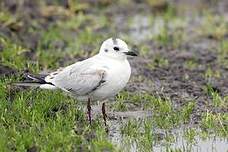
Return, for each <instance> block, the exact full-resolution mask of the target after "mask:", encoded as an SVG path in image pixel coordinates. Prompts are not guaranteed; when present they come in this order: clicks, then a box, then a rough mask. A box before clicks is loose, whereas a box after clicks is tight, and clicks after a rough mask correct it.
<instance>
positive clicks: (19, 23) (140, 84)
mask: <svg viewBox="0 0 228 152" xmlns="http://www.w3.org/2000/svg"><path fill="white" fill-rule="evenodd" d="M84 2H85V1H84ZM86 3H87V4H88V6H87V5H86V7H85V8H83V7H81V8H77V9H75V10H73V12H72V11H71V12H70V11H69V4H68V2H67V1H66V0H61V1H49V0H46V1H45V2H44V4H45V6H49V7H46V10H43V9H42V7H41V6H42V5H44V4H40V3H39V2H38V1H31V0H24V1H23V2H21V3H20V2H16V1H13V0H10V1H9V0H3V1H1V2H0V8H4V9H5V10H7V11H9V12H10V13H11V14H12V15H13V16H15V18H16V19H15V20H12V21H10V22H7V23H4V24H0V36H1V37H4V38H7V39H10V40H11V41H12V42H14V43H17V44H19V45H21V46H23V47H24V48H26V49H27V50H28V51H27V52H26V57H27V58H29V59H33V60H38V59H37V57H36V56H35V52H36V50H37V48H38V46H39V43H40V38H41V37H42V35H41V33H40V31H46V30H47V29H48V27H50V26H52V25H54V24H56V22H58V21H62V22H64V21H65V20H67V18H68V17H69V16H70V15H69V14H70V13H73V14H77V13H84V14H92V15H104V16H106V17H108V18H109V22H110V25H106V26H104V27H98V28H93V32H95V33H97V34H98V35H105V36H104V37H106V36H110V35H112V34H113V33H115V34H117V35H118V36H120V37H121V36H122V35H123V34H122V33H124V35H128V36H129V37H130V38H128V39H130V42H131V44H130V45H131V46H133V45H134V44H135V45H136V46H137V47H138V52H139V53H140V54H141V55H140V56H139V57H137V58H134V59H131V65H132V68H133V75H132V79H131V82H130V83H129V84H128V86H127V87H126V90H127V91H129V92H130V93H135V92H147V93H149V94H153V95H156V96H161V97H164V98H169V99H171V101H172V102H173V104H174V105H175V108H181V107H182V106H183V105H185V104H186V103H188V102H189V101H195V102H196V107H195V108H194V113H193V115H192V119H191V122H190V123H191V124H195V123H198V121H199V120H200V119H199V117H200V116H201V113H202V112H205V111H206V110H208V109H209V110H210V111H213V112H214V113H224V112H228V109H227V107H214V106H212V102H211V100H212V99H211V97H210V96H209V95H208V93H207V92H206V91H205V87H207V86H209V85H210V86H211V87H212V89H213V90H214V91H216V92H218V93H219V94H220V95H221V96H222V97H224V96H227V95H228V66H227V65H224V64H220V63H219V62H218V58H219V57H218V56H219V53H218V47H217V46H218V45H219V43H220V42H221V41H222V40H223V41H224V40H227V39H228V33H227V31H226V33H225V34H222V35H221V36H219V37H217V35H213V33H212V34H210V33H203V34H198V33H197V32H195V31H194V29H196V28H198V27H200V26H201V24H202V19H203V17H202V16H201V15H200V14H201V12H203V10H204V9H206V10H210V11H211V12H212V14H217V15H218V16H223V17H224V18H225V21H226V24H225V26H226V27H227V26H228V25H227V21H228V10H227V8H228V3H227V1H225V0H224V1H210V0H202V1H187V0H186V1H185V0H184V1H170V2H169V3H168V2H165V1H161V3H158V4H156V3H155V4H150V5H149V4H148V3H147V2H146V1H142V0H134V1H132V3H130V4H129V6H128V7H125V6H121V5H117V4H115V3H113V2H111V1H109V0H96V1H90V0H86ZM170 5H171V6H174V7H175V16H180V17H182V18H187V19H186V20H187V21H186V24H185V26H184V27H182V28H180V29H178V30H180V33H182V32H183V33H185V34H186V39H185V40H183V41H181V42H180V43H179V42H178V43H177V45H173V44H174V42H175V41H179V40H176V39H175V34H176V32H177V31H173V32H172V26H171V29H168V30H170V31H171V32H169V33H168V35H166V36H167V40H165V42H163V43H160V42H157V41H156V40H154V39H148V33H150V32H151V33H152V32H153V30H152V29H151V27H150V25H148V24H147V20H146V19H145V20H144V17H145V16H144V15H146V16H148V15H152V16H153V15H154V16H156V15H157V14H162V13H163V12H164V11H166V10H167V8H168V7H169V6H170ZM51 6H54V7H51ZM91 6H97V7H91ZM184 6H187V8H188V9H187V10H184V8H185V7H184ZM98 7H100V8H101V11H102V13H101V12H100V11H99V9H98ZM55 9H58V11H56V10H55ZM183 10H184V13H183ZM194 12H197V13H196V14H197V15H194ZM132 16H135V17H136V21H135V22H136V23H134V25H132V26H129V25H128V24H127V22H126V20H127V19H128V18H129V17H132ZM158 22H159V20H158ZM137 23H138V24H137ZM85 24H88V25H85V27H87V26H93V24H92V23H86V22H85ZM98 24H99V23H98ZM135 24H136V25H135ZM170 24H172V22H170ZM213 24H214V23H213ZM158 26H159V24H158ZM110 27H111V28H110ZM31 29H33V30H31ZM113 29H114V30H113ZM81 30H85V28H84V26H83V25H81V26H80V27H79V29H70V30H69V29H66V31H63V32H66V33H71V32H72V33H71V34H69V36H70V37H77V31H81ZM114 31H116V32H114ZM152 34H153V33H152ZM67 36H68V35H67V34H66V37H67ZM65 41H66V40H62V39H59V40H58V41H54V42H50V44H51V45H53V46H54V47H55V48H57V49H64V48H65V47H66V46H67V43H66V42H65ZM100 43H101V42H100ZM140 46H146V48H147V51H146V54H143V53H142V51H141V50H140V49H142V47H140ZM84 47H85V50H88V53H86V55H85V56H84V55H78V56H74V57H68V56H66V57H62V58H61V59H60V61H59V62H60V65H64V62H65V61H66V62H67V63H70V62H73V61H75V60H81V59H84V58H86V57H88V56H90V55H92V54H90V52H89V50H90V49H91V48H92V49H95V48H94V46H84ZM3 49H4V48H3V45H1V44H0V51H1V50H3ZM42 49H44V50H45V46H42ZM225 60H228V56H227V54H225ZM188 61H190V62H188ZM192 62H193V66H191V65H189V66H188V63H190V64H191V63H192ZM208 69H210V70H211V71H212V75H209V76H207V75H206V74H205V73H207V71H208ZM26 70H28V69H22V70H21V69H20V70H18V69H14V68H12V67H10V66H8V65H3V64H2V63H1V64H0V76H3V75H6V76H10V75H20V74H21V73H23V71H26ZM42 70H47V69H42ZM216 71H219V76H214V75H213V74H214V73H216Z"/></svg>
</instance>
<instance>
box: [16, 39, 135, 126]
mask: <svg viewBox="0 0 228 152" xmlns="http://www.w3.org/2000/svg"><path fill="white" fill-rule="evenodd" d="M127 56H137V54H136V53H135V52H134V51H131V50H130V49H129V48H128V45H127V44H126V43H125V42H124V41H123V40H121V39H119V38H109V39H107V40H105V41H104V42H103V43H102V45H101V47H100V51H99V53H98V54H97V55H95V56H93V57H90V58H88V59H86V60H83V61H80V62H76V63H74V64H72V65H69V66H67V67H65V68H61V69H58V70H57V71H55V72H52V73H50V74H48V75H46V76H43V77H40V76H34V75H31V74H27V75H26V77H27V78H28V79H29V81H24V82H18V83H16V85H20V86H37V87H39V88H41V89H52V90H54V89H61V90H63V91H65V92H67V93H69V94H71V95H72V96H73V97H75V98H76V99H77V100H79V101H85V102H86V101H87V115H88V120H89V123H90V124H91V105H90V104H91V102H92V101H104V100H106V99H108V98H110V97H113V96H115V95H116V94H118V92H120V91H121V90H122V89H123V88H124V87H125V86H126V84H127V82H128V81H129V78H130V75H131V67H130V64H129V62H128V59H127ZM102 114H103V119H104V123H105V126H106V117H107V115H106V113H105V102H103V103H102Z"/></svg>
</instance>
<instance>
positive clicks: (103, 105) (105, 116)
mask: <svg viewBox="0 0 228 152" xmlns="http://www.w3.org/2000/svg"><path fill="white" fill-rule="evenodd" d="M102 114H103V119H104V124H105V127H107V124H106V118H107V115H106V113H105V103H102Z"/></svg>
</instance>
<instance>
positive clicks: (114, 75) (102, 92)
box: [92, 64, 131, 100]
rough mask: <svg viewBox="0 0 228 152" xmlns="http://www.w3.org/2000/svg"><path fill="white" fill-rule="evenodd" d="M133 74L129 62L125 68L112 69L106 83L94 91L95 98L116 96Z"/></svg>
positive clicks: (101, 98) (93, 96)
mask: <svg viewBox="0 0 228 152" xmlns="http://www.w3.org/2000/svg"><path fill="white" fill-rule="evenodd" d="M130 75H131V69H130V66H129V64H127V65H126V66H125V68H123V67H120V68H116V69H114V70H110V72H109V73H108V74H107V77H106V79H105V83H104V84H103V85H102V86H101V87H99V88H98V89H97V90H95V91H94V92H93V93H92V98H94V99H95V100H103V99H106V98H109V97H113V96H115V95H116V94H117V93H118V92H119V91H121V90H122V89H123V88H124V87H125V86H126V84H127V82H128V80H129V78H130Z"/></svg>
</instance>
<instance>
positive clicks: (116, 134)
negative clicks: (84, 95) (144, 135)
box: [109, 111, 228, 152]
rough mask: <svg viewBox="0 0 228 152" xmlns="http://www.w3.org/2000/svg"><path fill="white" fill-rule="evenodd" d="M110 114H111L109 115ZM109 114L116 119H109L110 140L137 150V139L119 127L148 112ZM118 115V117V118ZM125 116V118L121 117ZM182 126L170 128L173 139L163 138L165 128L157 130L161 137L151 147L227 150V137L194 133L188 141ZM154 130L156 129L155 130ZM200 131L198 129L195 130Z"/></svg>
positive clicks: (209, 151)
mask: <svg viewBox="0 0 228 152" xmlns="http://www.w3.org/2000/svg"><path fill="white" fill-rule="evenodd" d="M110 114H111V115H110ZM109 116H111V117H113V116H115V118H116V119H112V120H109V128H110V130H109V138H110V140H111V141H112V142H113V143H114V144H116V145H118V146H119V147H121V149H122V148H123V149H124V150H127V151H130V152H136V151H138V147H137V143H136V142H137V139H136V141H135V139H131V138H128V137H127V138H126V137H124V135H122V134H121V127H122V126H123V125H124V124H125V123H126V122H127V121H128V120H129V119H132V118H135V119H138V120H139V119H141V118H142V117H144V118H145V117H150V116H151V113H150V112H143V111H139V113H138V115H137V111H136V112H126V113H124V112H116V113H115V112H112V113H109ZM118 117H119V118H118ZM123 118H125V119H123ZM184 131H185V130H184V128H179V129H175V130H172V131H171V133H169V134H170V135H171V136H173V137H174V140H172V141H170V142H167V141H165V139H164V137H163V136H164V132H165V130H157V133H156V134H158V135H160V134H161V139H159V140H158V141H153V142H154V143H155V144H154V145H153V147H151V150H153V151H166V150H181V151H194V152H195V151H196V152H227V151H228V139H225V138H219V137H216V136H213V135H210V137H207V138H205V139H204V138H201V137H200V135H196V136H195V137H194V139H193V141H192V142H191V141H188V140H187V139H186V138H185V137H184ZM155 132H156V130H155ZM197 132H200V130H197Z"/></svg>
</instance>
